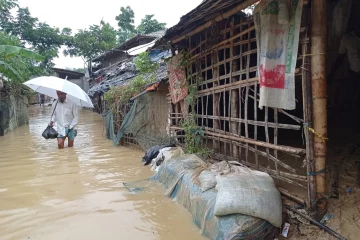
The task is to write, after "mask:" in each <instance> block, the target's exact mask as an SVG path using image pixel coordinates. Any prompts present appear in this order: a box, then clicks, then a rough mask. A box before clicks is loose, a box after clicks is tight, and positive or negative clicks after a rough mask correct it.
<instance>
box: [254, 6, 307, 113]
mask: <svg viewBox="0 0 360 240" xmlns="http://www.w3.org/2000/svg"><path fill="white" fill-rule="evenodd" d="M302 8H303V0H292V1H290V0H262V1H261V2H260V3H258V4H257V6H256V7H255V10H254V20H255V29H256V36H257V38H256V40H257V46H258V75H259V81H260V101H259V108H260V109H262V108H263V107H264V106H266V107H274V108H281V109H286V110H293V109H295V66H296V60H297V54H298V45H299V33H300V23H301V14H302Z"/></svg>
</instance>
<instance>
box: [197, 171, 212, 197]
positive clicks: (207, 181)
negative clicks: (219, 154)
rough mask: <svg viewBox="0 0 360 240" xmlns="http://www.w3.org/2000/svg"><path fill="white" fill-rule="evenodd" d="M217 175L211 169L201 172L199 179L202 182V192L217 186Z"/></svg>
mask: <svg viewBox="0 0 360 240" xmlns="http://www.w3.org/2000/svg"><path fill="white" fill-rule="evenodd" d="M215 177H216V173H215V172H212V171H209V170H204V171H202V172H201V173H200V175H199V177H198V180H199V182H200V189H201V191H202V192H205V191H207V190H209V189H212V188H214V187H215V186H216V179H215Z"/></svg>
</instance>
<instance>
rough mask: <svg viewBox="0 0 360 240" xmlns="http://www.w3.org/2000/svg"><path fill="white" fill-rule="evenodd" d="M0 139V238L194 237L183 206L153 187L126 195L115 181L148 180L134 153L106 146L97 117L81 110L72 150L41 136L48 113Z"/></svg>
mask: <svg viewBox="0 0 360 240" xmlns="http://www.w3.org/2000/svg"><path fill="white" fill-rule="evenodd" d="M29 111H30V115H31V120H30V123H29V125H28V126H22V127H19V128H18V129H16V130H15V131H13V132H10V133H8V134H7V135H6V136H5V137H0V150H1V155H0V239H16V240H18V239H52V240H56V239H61V240H63V239H87V240H90V239H104V240H107V239H132V240H135V239H202V237H200V236H199V234H198V230H197V228H196V227H195V226H194V225H193V224H192V220H191V216H190V215H189V214H188V212H186V210H185V209H184V208H182V207H181V206H179V205H178V204H177V203H175V202H173V201H171V200H170V199H168V198H167V197H165V196H164V194H163V193H164V191H163V189H162V188H161V187H160V186H157V185H155V184H151V185H149V186H148V187H147V188H146V189H145V190H144V192H141V193H139V194H131V193H129V191H128V190H127V189H126V188H124V186H123V184H122V183H123V182H130V181H135V180H140V179H145V178H148V177H150V176H151V175H152V172H151V171H150V170H149V169H148V168H147V167H143V166H141V164H140V159H141V155H142V153H140V152H136V151H133V150H130V149H127V148H123V147H114V146H112V143H111V142H110V141H108V140H107V139H106V138H105V137H104V135H105V132H104V127H103V121H102V119H101V117H99V115H97V114H95V113H92V112H90V111H86V110H83V111H81V120H80V123H79V127H78V132H79V135H78V137H77V138H76V140H75V146H74V148H65V149H63V150H58V149H57V144H56V140H44V139H43V138H42V136H41V133H42V131H43V130H44V128H45V126H46V124H47V123H48V122H49V118H50V109H49V108H41V107H40V108H31V109H30V110H29Z"/></svg>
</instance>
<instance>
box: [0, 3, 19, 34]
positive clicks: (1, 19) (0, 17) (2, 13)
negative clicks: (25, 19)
mask: <svg viewBox="0 0 360 240" xmlns="http://www.w3.org/2000/svg"><path fill="white" fill-rule="evenodd" d="M16 7H18V4H17V1H16V0H0V23H1V25H3V26H5V27H6V28H11V22H12V20H13V16H12V15H11V9H13V8H16Z"/></svg>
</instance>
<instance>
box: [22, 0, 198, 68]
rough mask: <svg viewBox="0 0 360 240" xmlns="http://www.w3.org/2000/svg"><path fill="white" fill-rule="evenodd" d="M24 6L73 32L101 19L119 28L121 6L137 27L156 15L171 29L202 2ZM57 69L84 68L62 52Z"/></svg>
mask: <svg viewBox="0 0 360 240" xmlns="http://www.w3.org/2000/svg"><path fill="white" fill-rule="evenodd" d="M18 1H19V5H20V6H21V7H29V9H30V13H31V15H32V16H33V17H37V18H39V20H40V21H44V22H47V23H48V24H49V25H51V26H56V27H59V28H64V27H69V28H71V29H73V32H74V31H76V30H77V29H83V28H87V27H88V26H89V25H92V24H99V23H100V20H101V19H104V20H105V21H106V22H109V23H110V24H111V25H112V26H113V27H115V28H116V29H117V23H116V20H115V16H117V15H118V14H119V13H120V7H126V6H130V7H131V8H132V9H133V11H134V13H135V25H136V26H137V25H138V24H139V23H140V21H141V19H142V18H143V17H144V16H145V15H146V14H155V17H154V18H156V19H157V20H158V21H160V22H165V23H167V25H166V26H167V27H168V28H169V27H171V26H173V25H175V24H177V23H178V22H179V20H180V17H181V16H183V15H185V14H186V13H188V12H189V11H191V10H192V9H193V8H195V7H197V6H198V5H199V4H200V3H201V2H202V0H181V1H180V2H176V4H175V3H174V2H173V1H171V0H170V1H169V0H121V1H116V0H101V1H86V0H61V1H59V0H18ZM54 63H55V64H56V67H59V68H65V67H71V68H81V67H84V64H83V61H82V59H81V58H70V57H64V56H63V54H62V52H61V53H59V58H58V59H55V60H54Z"/></svg>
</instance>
